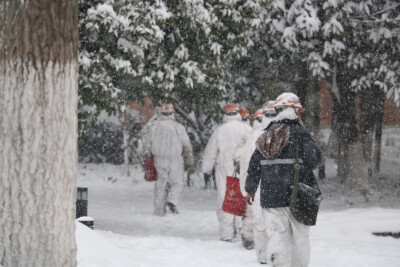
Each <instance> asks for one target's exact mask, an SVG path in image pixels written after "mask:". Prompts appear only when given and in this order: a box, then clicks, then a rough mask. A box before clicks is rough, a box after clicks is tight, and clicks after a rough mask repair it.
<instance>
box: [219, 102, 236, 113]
mask: <svg viewBox="0 0 400 267" xmlns="http://www.w3.org/2000/svg"><path fill="white" fill-rule="evenodd" d="M228 111H239V108H238V106H237V105H236V104H235V103H228V104H226V105H225V107H224V109H223V110H222V113H227V112H228Z"/></svg>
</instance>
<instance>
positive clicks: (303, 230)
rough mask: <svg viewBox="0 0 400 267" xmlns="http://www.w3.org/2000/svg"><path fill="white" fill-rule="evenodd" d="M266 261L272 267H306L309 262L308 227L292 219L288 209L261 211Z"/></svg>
mask: <svg viewBox="0 0 400 267" xmlns="http://www.w3.org/2000/svg"><path fill="white" fill-rule="evenodd" d="M263 215H264V219H265V224H266V230H267V231H266V233H267V236H268V237H267V238H268V243H267V252H266V254H267V260H268V265H270V266H273V267H278V266H279V267H294V266H296V267H306V266H308V262H309V260H310V238H309V228H310V227H309V226H306V225H304V224H302V223H300V222H298V221H296V219H295V218H294V217H293V215H292V213H291V212H290V209H289V207H285V208H273V209H263Z"/></svg>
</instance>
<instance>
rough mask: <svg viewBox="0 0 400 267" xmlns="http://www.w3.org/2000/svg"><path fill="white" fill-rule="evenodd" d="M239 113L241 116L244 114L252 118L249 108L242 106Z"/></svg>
mask: <svg viewBox="0 0 400 267" xmlns="http://www.w3.org/2000/svg"><path fill="white" fill-rule="evenodd" d="M239 113H240V116H242V118H249V119H250V112H249V111H248V110H247V109H245V108H241V109H239Z"/></svg>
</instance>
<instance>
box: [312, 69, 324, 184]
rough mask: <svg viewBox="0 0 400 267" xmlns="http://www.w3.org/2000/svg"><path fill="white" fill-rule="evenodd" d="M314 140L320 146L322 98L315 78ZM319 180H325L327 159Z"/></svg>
mask: <svg viewBox="0 0 400 267" xmlns="http://www.w3.org/2000/svg"><path fill="white" fill-rule="evenodd" d="M313 102H314V116H313V117H314V120H313V124H314V127H313V129H314V138H315V140H317V143H318V144H320V143H321V140H320V126H321V125H320V119H319V113H320V96H319V80H318V78H316V77H314V101H313ZM318 178H319V179H325V159H324V160H323V161H322V164H321V165H320V166H319V167H318Z"/></svg>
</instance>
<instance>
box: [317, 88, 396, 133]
mask: <svg viewBox="0 0 400 267" xmlns="http://www.w3.org/2000/svg"><path fill="white" fill-rule="evenodd" d="M357 101H358V98H357V99H356V104H357ZM332 106H333V102H332V95H331V89H330V88H329V86H328V84H327V83H326V82H321V83H320V114H319V118H320V121H321V125H322V126H330V125H331V122H332ZM357 114H359V112H357ZM383 124H384V125H386V126H400V107H396V104H395V103H394V102H393V101H392V100H386V101H385V110H384V113H383Z"/></svg>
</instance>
